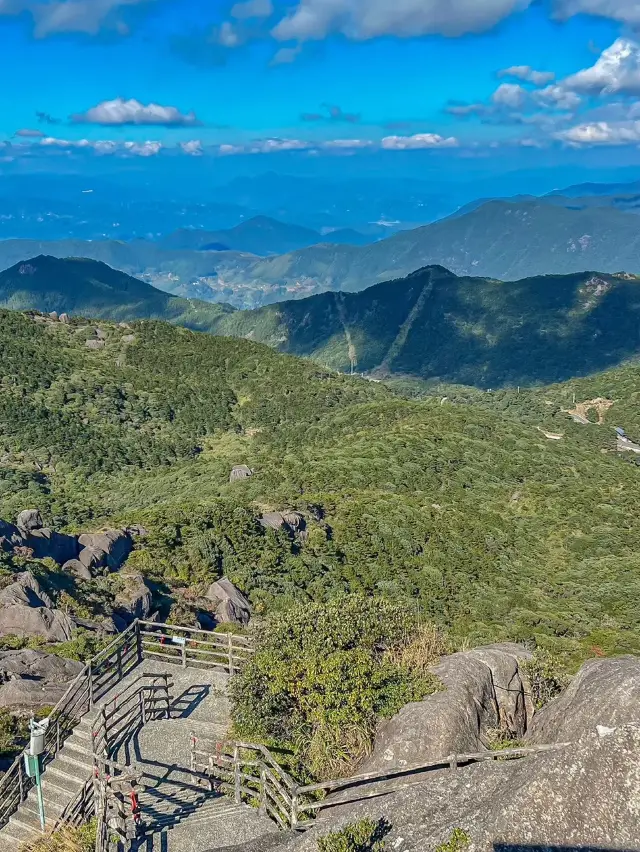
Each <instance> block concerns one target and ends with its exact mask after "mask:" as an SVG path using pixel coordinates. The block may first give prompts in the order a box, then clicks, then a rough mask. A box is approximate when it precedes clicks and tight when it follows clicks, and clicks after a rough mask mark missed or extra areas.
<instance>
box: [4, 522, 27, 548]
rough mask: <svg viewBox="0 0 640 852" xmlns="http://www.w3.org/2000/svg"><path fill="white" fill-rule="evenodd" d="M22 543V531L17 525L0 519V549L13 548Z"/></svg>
mask: <svg viewBox="0 0 640 852" xmlns="http://www.w3.org/2000/svg"><path fill="white" fill-rule="evenodd" d="M21 544H22V533H21V532H20V530H19V529H18V527H16V526H14V525H13V524H10V523H8V522H7V521H3V520H2V519H0V550H5V551H9V550H13V548H14V547H16V546H18V545H21Z"/></svg>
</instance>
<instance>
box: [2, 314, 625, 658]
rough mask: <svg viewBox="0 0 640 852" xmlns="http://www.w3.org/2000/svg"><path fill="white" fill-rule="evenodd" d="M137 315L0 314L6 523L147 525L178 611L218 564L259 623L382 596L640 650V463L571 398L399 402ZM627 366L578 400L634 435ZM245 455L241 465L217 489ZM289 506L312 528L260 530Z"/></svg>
mask: <svg viewBox="0 0 640 852" xmlns="http://www.w3.org/2000/svg"><path fill="white" fill-rule="evenodd" d="M131 325H132V327H131V328H129V329H124V328H120V327H119V326H117V325H113V324H110V323H101V327H102V328H103V330H104V333H105V345H104V347H103V348H101V349H87V348H86V345H85V341H86V339H87V337H88V336H90V335H91V334H92V329H91V328H90V327H88V326H87V325H86V323H85V322H83V321H80V320H77V321H76V320H73V321H72V323H71V324H70V325H65V324H62V323H59V322H51V321H45V320H44V319H42V318H41V319H40V320H38V321H36V320H35V319H34V318H33V317H31V316H28V315H24V314H20V313H12V312H7V311H2V312H0V360H1V361H2V364H3V376H2V379H1V380H0V381H1V388H0V518H4V519H5V520H12V519H14V518H15V516H16V514H17V512H18V511H19V510H21V509H24V508H26V507H31V506H36V507H38V508H40V509H41V510H42V512H43V513H44V515H45V518H46V520H47V521H48V523H50V524H51V525H52V526H54V528H58V529H60V528H63V527H65V525H66V527H67V528H68V529H75V530H77V529H85V530H86V529H87V528H91V527H93V528H100V526H101V525H102V524H103V523H105V522H106V523H108V524H111V525H114V524H119V523H122V524H134V523H139V524H142V525H143V526H144V527H145V528H146V529H147V530H148V532H149V535H148V536H147V537H146V538H145V539H143V540H142V542H141V543H140V544H139V545H138V549H137V550H136V551H135V553H134V554H133V555H132V556H131V557H129V564H130V568H131V569H132V570H139V571H142V572H143V573H144V574H145V575H146V576H147V577H148V578H149V580H150V581H151V582H152V583H153V588H154V589H155V590H156V592H155V594H158V595H159V596H160V597H161V598H162V599H166V596H167V595H168V594H169V595H170V596H171V599H172V600H174V601H177V602H180V601H182V603H181V604H178V603H176V604H175V606H178V605H180V606H182V607H183V609H185V611H189V607H193V600H194V599H197V593H198V588H203V587H204V588H206V585H204V586H203V584H207V583H208V582H209V581H210V580H211V579H212V578H215V577H217V576H218V575H219V574H220V572H222V571H224V573H225V574H226V575H228V576H229V577H230V579H231V580H232V581H234V582H236V583H237V584H238V585H239V586H240V587H241V588H242V589H244V590H245V591H246V592H247V593H249V594H250V595H251V598H252V600H253V602H254V605H256V606H257V608H258V611H265V610H270V609H273V608H274V607H279V606H282V604H283V603H285V602H286V601H288V600H291V599H301V600H307V599H310V598H311V599H316V600H325V599H327V598H328V597H331V596H332V595H335V594H336V593H338V592H344V591H348V590H355V591H367V592H378V593H383V594H385V595H387V596H389V597H391V598H394V599H396V600H398V601H403V602H405V603H406V606H408V607H415V606H416V605H419V607H420V610H421V612H422V613H423V614H424V615H425V616H428V617H431V618H433V619H434V620H435V621H436V622H437V623H439V624H441V625H445V626H447V627H448V628H449V629H450V630H451V631H452V635H453V636H457V637H469V638H470V639H471V640H472V641H473V642H481V641H490V640H494V639H502V638H511V639H520V640H535V641H537V642H538V643H540V644H542V645H543V646H545V647H549V648H552V649H555V650H556V651H559V652H561V653H563V654H564V655H566V656H567V657H568V658H569V659H572V660H577V659H578V658H580V659H581V658H584V657H586V656H590V655H592V654H593V653H596V652H595V651H594V650H593V649H594V648H596V649H597V653H611V652H613V651H624V650H635V651H638V650H640V614H639V612H638V608H637V606H636V601H637V599H638V595H639V594H640V562H639V559H638V553H640V522H638V519H637V511H636V510H637V505H638V503H639V501H640V478H639V477H638V468H637V467H636V466H635V465H634V464H632V463H630V461H629V458H633V455H632V454H624V455H622V454H619V453H617V452H616V444H615V433H614V432H613V430H612V429H611V428H608V427H607V426H605V425H601V426H599V425H595V424H593V425H580V424H577V423H574V422H573V421H572V420H571V418H570V417H569V416H568V415H567V414H565V413H563V410H562V409H563V408H565V407H570V406H568V405H566V404H565V403H564V400H565V398H566V397H569V399H571V396H572V392H571V391H570V390H569V389H567V390H566V391H563V390H562V387H556V388H552V389H550V390H549V398H548V399H547V398H546V397H545V396H544V394H545V393H546V392H545V391H544V390H536V391H530V392H522V393H521V394H518V393H517V392H516V391H515V390H514V391H503V392H500V393H499V394H497V395H495V396H494V395H492V394H486V393H485V394H480V393H478V392H471V391H469V392H468V394H469V399H468V400H465V398H464V394H465V393H466V392H465V391H464V389H461V390H460V392H459V394H458V398H457V400H456V397H455V394H452V397H451V401H448V402H447V401H445V402H443V401H442V399H441V397H440V395H439V394H438V395H437V396H434V397H428V398H425V399H423V400H417V401H409V400H405V399H402V398H398V397H396V396H394V395H393V394H392V393H391V392H390V391H389V390H388V389H386V388H385V387H384V386H383V385H379V384H376V383H371V382H367V381H364V380H361V379H358V378H351V377H347V376H339V375H336V374H335V373H333V372H327V371H324V370H323V369H322V368H320V367H318V366H316V365H314V364H313V363H312V362H309V361H304V360H299V359H296V358H291V357H289V356H285V355H280V354H278V353H276V352H274V351H273V350H271V349H269V348H266V347H264V346H261V345H259V344H257V343H253V342H251V341H247V340H232V339H223V338H216V337H213V336H210V335H202V334H197V333H193V332H191V331H187V330H184V329H180V328H175V327H172V326H170V325H167V324H164V323H159V322H139V323H132V324H131ZM125 338H126V339H125ZM638 376H639V372H638V368H637V367H634V366H629V367H624V368H621V369H620V370H619V371H617V372H615V373H611V374H609V376H608V377H606V376H605V377H601V378H598V377H595V378H594V379H592V380H591V379H589V380H588V379H584V380H581V381H582V382H583V383H584V385H580V386H579V388H581V390H580V392H584V393H585V394H589V393H591V392H592V390H591V388H592V386H591V385H589V384H588V383H589V382H593V383H594V384H593V388H596V387H597V388H600V389H604V390H606V392H607V393H609V394H610V395H611V399H612V402H613V405H612V406H610V407H609V408H608V409H607V410H606V422H607V423H609V425H612V424H614V423H615V422H616V417H617V414H618V412H620V414H621V415H624V420H625V422H626V423H627V424H630V423H632V422H638V423H640V419H639V418H638V410H639V409H640V404H639V402H638V399H637V394H636V392H635V390H633V388H634V387H637V380H638ZM618 388H619V390H618ZM479 400H481V401H479ZM527 400H528V401H529V402H528V404H527ZM634 417H635V418H636V419H635V420H633V418H634ZM622 425H625V424H624V423H623V424H622ZM538 427H540V428H538ZM629 428H630V427H629ZM540 429H543V430H544V431H540ZM547 431H548V432H549V434H551V435H556V436H560V437H555V438H550V437H547V435H546V434H545V432H547ZM238 464H245V465H247V466H248V467H249V468H251V469H253V470H254V474H253V476H251V477H249V478H247V479H244V480H242V481H239V482H230V481H229V474H230V471H231V468H232V466H233V465H238ZM285 509H293V510H297V511H299V512H300V513H301V514H302V516H303V518H304V523H305V534H304V536H299V535H291V533H290V532H288V531H287V530H285V529H284V528H282V529H278V530H274V529H271V528H269V527H268V526H266V527H265V525H263V524H261V523H260V519H261V517H262V515H263V513H264V512H266V511H269V510H285ZM0 558H2V557H0ZM92 588H93V587H92ZM97 593H98V591H97V587H96V594H97ZM163 596H164V597H163ZM194 596H195V597H194ZM84 600H86V592H85V599H84ZM190 601H191V603H190ZM70 605H72V604H70Z"/></svg>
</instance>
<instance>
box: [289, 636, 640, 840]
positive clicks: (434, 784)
mask: <svg viewBox="0 0 640 852" xmlns="http://www.w3.org/2000/svg"><path fill="white" fill-rule="evenodd" d="M517 653H519V651H518V649H517V646H492V647H489V648H481V649H477V650H476V651H472V652H468V653H466V654H455V655H453V656H452V657H450V658H448V659H446V660H444V661H443V663H442V664H441V665H440V666H439V667H438V668H439V669H440V676H441V678H442V679H443V682H444V681H448V680H449V678H452V677H454V676H457V677H458V683H457V684H456V683H455V682H454V681H450V682H449V683H448V684H445V685H448V689H447V691H446V692H442V693H439V694H438V695H437V696H432V697H430V698H429V699H427V700H426V701H425V702H420V704H414V705H408V707H406V708H404V710H403V711H401V713H400V714H398V716H396V717H395V718H394V719H392V720H391V721H390V722H389V723H388V725H387V726H386V728H385V729H383V731H382V732H381V736H380V738H379V740H378V741H377V743H376V750H375V751H374V755H373V757H372V760H371V762H370V765H371V766H372V767H375V766H376V765H380V766H383V765H387V764H385V762H384V761H385V753H384V751H381V749H383V748H389V749H390V750H393V751H394V758H393V761H395V763H396V764H397V763H398V762H399V759H400V758H402V759H405V758H406V759H409V758H411V763H414V764H415V763H417V762H420V761H421V760H422V759H423V756H426V758H427V759H429V757H430V756H431V755H433V754H436V753H437V752H438V751H440V752H441V753H443V750H444V752H446V751H447V750H448V749H449V747H450V746H452V745H458V744H463V745H470V744H472V743H473V742H474V741H475V742H476V744H479V745H480V746H481V745H482V743H481V739H482V736H481V733H482V729H483V725H484V724H486V723H487V722H492V721H493V719H494V718H495V716H492V713H494V714H497V715H498V716H500V714H501V713H507V714H509V713H511V717H512V718H513V719H514V720H516V721H515V724H516V725H518V724H520V723H521V722H523V721H524V719H525V716H524V715H522V714H521V712H520V708H523V707H524V709H526V705H523V703H522V702H523V700H524V701H525V702H526V698H527V696H526V690H527V686H526V683H525V682H524V681H523V680H522V678H520V682H519V683H518V680H517V679H514V678H513V677H511V676H510V671H511V669H510V666H509V664H508V662H507V661H508V658H511V659H513V658H514V656H515V657H516V662H517ZM482 661H485V662H484V663H483V664H484V665H490V666H491V680H492V682H493V684H494V686H493V689H494V693H493V699H492V697H491V688H490V687H489V685H488V684H489V681H488V680H487V678H486V676H485V675H484V674H483V672H482V669H481V668H480V667H479V666H477V665H476V663H478V662H482ZM514 686H515V689H514ZM521 686H522V688H523V690H524V697H523V694H522V692H520V687H521ZM503 687H505V688H506V701H505V697H504V696H503V699H502V701H499V700H498V693H499V692H501V691H502V688H503ZM639 690H640V659H638V658H636V657H631V656H628V657H621V658H618V659H603V660H594V661H591V662H588V663H586V664H585V665H584V666H583V668H582V669H581V670H580V672H579V673H578V675H577V676H576V678H575V679H574V681H573V683H572V684H571V686H570V687H569V688H568V689H567V690H566V691H565V692H564V693H563V694H562V695H561V696H559V697H558V698H557V699H555V700H554V701H553V702H551V703H550V704H549V705H547V707H546V708H544V709H543V710H542V711H540V712H539V713H538V714H536V715H534V716H533V718H530V717H529V716H527V724H528V726H529V730H528V733H527V734H526V739H527V740H528V741H529V742H530V743H532V744H534V743H535V744H555V745H556V746H557V747H556V748H555V749H553V750H549V751H545V752H541V753H538V754H536V755H535V756H530V757H526V758H522V759H518V760H499V761H493V762H482V763H475V764H471V765H469V766H466V767H461V768H458V769H455V770H450V769H440V770H435V771H433V772H431V773H429V774H428V775H426V776H423V778H424V779H425V780H424V781H422V782H420V783H415V778H414V779H409V780H413V782H414V783H413V784H412V785H411V786H408V785H406V786H404V787H403V788H402V787H401V788H399V787H398V786H397V784H396V786H395V790H394V791H390V785H388V784H387V786H386V787H379V788H378V795H377V796H376V797H375V798H368V799H363V800H361V801H359V802H357V803H350V804H342V805H341V804H339V802H337V803H336V804H335V805H334V806H333V807H330V808H328V809H325V810H324V811H323V812H322V817H323V819H322V822H320V823H318V825H317V826H315V827H314V828H313V829H311V830H310V831H308V832H307V833H306V834H305V835H304V836H303V837H301V838H297V839H294V840H291V841H289V842H287V843H283V845H282V847H281V848H282V850H283V852H284V850H286V852H315V850H316V849H317V841H318V837H320V836H322V835H324V834H326V833H327V832H329V831H333V830H337V829H339V828H340V827H342V826H344V825H346V824H348V823H352V822H355V821H358V820H360V819H362V818H364V817H368V818H371V819H373V820H380V819H383V820H386V822H387V823H388V824H389V826H390V830H389V833H388V835H387V837H386V848H387V849H388V850H393V852H432V850H436V848H438V847H439V846H440V844H446V843H447V842H448V841H449V840H450V839H451V836H452V832H453V831H454V829H461V830H462V831H463V832H464V833H465V835H466V836H467V837H468V843H467V844H466V852H495V850H497V849H499V848H501V847H506V848H508V850H509V852H531V847H532V846H539V847H542V848H543V849H549V848H550V847H569V848H571V849H573V848H575V849H581V850H594V849H601V850H602V849H606V850H632V849H638V848H640V769H639V767H640V711H639V710H638V706H639V704H640V702H638V697H639V694H640V693H639ZM447 696H448V699H447ZM518 696H520V697H518ZM420 705H432V706H431V707H430V709H427V708H426V707H423V708H420ZM473 708H475V710H476V715H475V717H474V714H473ZM407 719H410V720H411V724H410V725H409V726H405V727H404V728H403V727H402V723H403V722H406V721H407ZM517 720H520V723H519V722H518V721H517ZM449 724H450V727H449ZM457 726H459V727H457ZM456 729H457V730H458V733H457V734H456V733H455V731H456ZM443 732H446V733H444V734H443ZM400 734H402V735H401V736H400ZM430 734H431V735H432V737H433V739H432V740H431V742H430ZM412 742H413V743H414V751H413V752H412V751H411V745H412ZM563 743H564V744H563ZM393 761H391V760H390V761H388V763H393ZM369 792H371V791H369ZM335 799H336V800H337V799H339V794H336V796H335Z"/></svg>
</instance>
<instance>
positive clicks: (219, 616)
mask: <svg viewBox="0 0 640 852" xmlns="http://www.w3.org/2000/svg"><path fill="white" fill-rule="evenodd" d="M207 598H208V599H209V600H210V601H213V602H214V603H215V604H216V610H215V617H216V621H218V622H222V623H235V624H248V623H249V620H250V618H251V604H250V603H249V600H248V599H247V598H246V597H245V596H244V595H243V594H242V592H241V591H240V590H239V589H236V587H235V586H234V585H233V583H232V582H231V581H230V580H227V578H226V577H222V578H221V579H220V580H217V581H216V582H215V583H212V584H211V585H210V586H209V590H208V591H207Z"/></svg>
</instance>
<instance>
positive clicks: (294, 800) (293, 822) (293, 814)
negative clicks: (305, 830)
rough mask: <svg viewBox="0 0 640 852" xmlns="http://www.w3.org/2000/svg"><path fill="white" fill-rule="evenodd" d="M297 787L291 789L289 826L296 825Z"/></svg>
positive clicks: (294, 826)
mask: <svg viewBox="0 0 640 852" xmlns="http://www.w3.org/2000/svg"><path fill="white" fill-rule="evenodd" d="M297 790H298V788H297V787H296V788H295V790H292V791H291V828H297V825H298V793H297Z"/></svg>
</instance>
